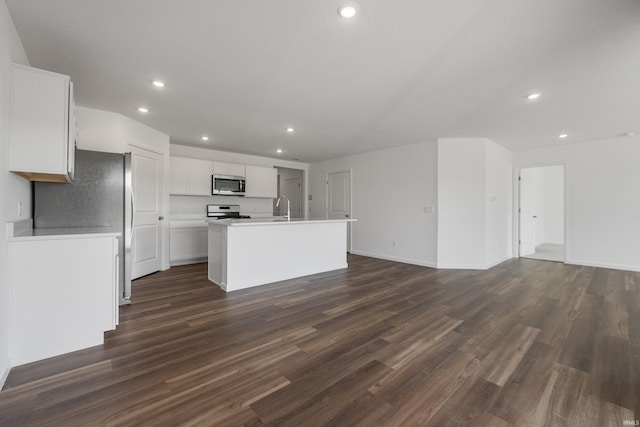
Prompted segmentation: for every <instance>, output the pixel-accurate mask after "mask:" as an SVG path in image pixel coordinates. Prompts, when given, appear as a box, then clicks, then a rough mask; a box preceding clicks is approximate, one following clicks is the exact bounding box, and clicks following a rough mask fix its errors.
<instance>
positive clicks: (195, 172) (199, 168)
mask: <svg viewBox="0 0 640 427" xmlns="http://www.w3.org/2000/svg"><path fill="white" fill-rule="evenodd" d="M211 175H213V162H211V161H209V160H198V159H189V194H191V195H194V196H210V195H211Z"/></svg>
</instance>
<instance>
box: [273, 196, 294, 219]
mask: <svg viewBox="0 0 640 427" xmlns="http://www.w3.org/2000/svg"><path fill="white" fill-rule="evenodd" d="M282 199H285V200H286V201H287V214H286V215H285V216H284V217H285V218H286V219H288V220H290V219H291V201H290V200H289V198H288V197H287V196H280V197H278V201H277V202H276V208H277V207H279V206H280V200H282Z"/></svg>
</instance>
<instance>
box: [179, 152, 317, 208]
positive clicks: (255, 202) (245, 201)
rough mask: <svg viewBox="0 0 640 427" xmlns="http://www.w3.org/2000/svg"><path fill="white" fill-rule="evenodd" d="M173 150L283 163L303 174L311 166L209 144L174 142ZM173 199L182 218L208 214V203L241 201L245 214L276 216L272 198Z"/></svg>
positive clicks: (231, 160) (243, 161)
mask: <svg viewBox="0 0 640 427" xmlns="http://www.w3.org/2000/svg"><path fill="white" fill-rule="evenodd" d="M170 151H171V155H172V156H179V157H190V158H193V159H206V160H217V161H220V162H227V163H240V164H246V165H256V166H267V167H273V166H279V167H284V168H291V169H298V170H302V171H303V175H306V174H307V171H308V169H309V165H308V164H306V163H302V162H294V161H289V160H281V159H274V158H270V157H260V156H252V155H248V154H238V153H229V152H226V151H218V150H209V149H206V148H197V147H188V146H184V145H175V144H171V146H170ZM305 181H307V180H305V179H304V177H303V186H304V188H303V194H304V196H303V202H304V200H306V194H307V190H306V188H307V186H306V184H305ZM170 200H171V217H172V218H181V217H185V216H190V215H202V216H204V214H205V209H206V205H207V204H216V203H217V204H236V205H240V210H241V213H242V214H243V215H249V216H252V217H270V216H273V200H272V199H259V198H252V197H235V196H209V197H206V196H171V197H170Z"/></svg>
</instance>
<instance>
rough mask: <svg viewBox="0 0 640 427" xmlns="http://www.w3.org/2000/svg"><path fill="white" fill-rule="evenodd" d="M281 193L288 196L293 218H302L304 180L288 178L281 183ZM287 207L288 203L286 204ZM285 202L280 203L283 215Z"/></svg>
mask: <svg viewBox="0 0 640 427" xmlns="http://www.w3.org/2000/svg"><path fill="white" fill-rule="evenodd" d="M280 194H281V195H282V196H286V197H287V198H288V199H289V201H290V205H291V218H302V215H301V213H302V180H301V179H300V178H287V179H285V180H284V182H281V183H280ZM284 206H285V207H284V209H286V205H284ZM282 211H283V204H280V212H281V215H282Z"/></svg>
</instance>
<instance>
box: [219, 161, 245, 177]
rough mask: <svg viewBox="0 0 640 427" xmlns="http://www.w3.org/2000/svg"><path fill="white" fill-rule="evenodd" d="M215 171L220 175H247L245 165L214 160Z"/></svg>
mask: <svg viewBox="0 0 640 427" xmlns="http://www.w3.org/2000/svg"><path fill="white" fill-rule="evenodd" d="M213 171H214V173H216V174H218V175H231V176H245V166H244V165H240V164H237V163H223V162H213Z"/></svg>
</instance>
